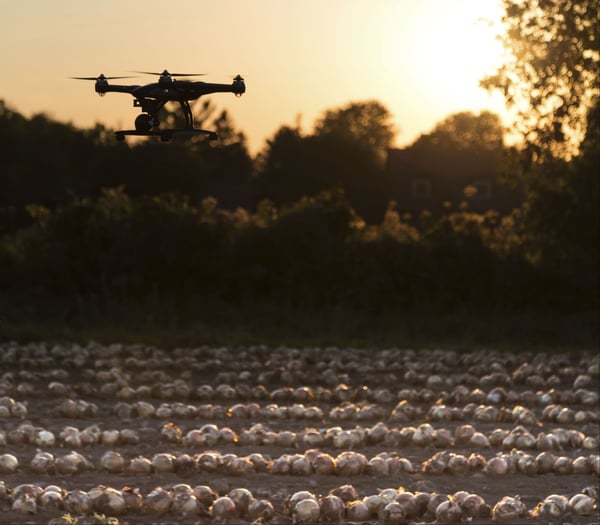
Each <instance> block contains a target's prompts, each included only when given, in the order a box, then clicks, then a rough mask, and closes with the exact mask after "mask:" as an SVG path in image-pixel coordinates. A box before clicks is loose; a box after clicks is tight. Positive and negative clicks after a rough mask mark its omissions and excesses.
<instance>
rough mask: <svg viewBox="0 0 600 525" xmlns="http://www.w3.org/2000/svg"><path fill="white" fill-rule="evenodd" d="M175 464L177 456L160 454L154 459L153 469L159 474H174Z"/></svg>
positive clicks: (155, 455)
mask: <svg viewBox="0 0 600 525" xmlns="http://www.w3.org/2000/svg"><path fill="white" fill-rule="evenodd" d="M174 463H175V456H174V455H173V454H169V453H167V452H160V453H158V454H154V456H153V457H152V468H153V470H154V472H156V473H157V474H161V473H164V472H173V465H174Z"/></svg>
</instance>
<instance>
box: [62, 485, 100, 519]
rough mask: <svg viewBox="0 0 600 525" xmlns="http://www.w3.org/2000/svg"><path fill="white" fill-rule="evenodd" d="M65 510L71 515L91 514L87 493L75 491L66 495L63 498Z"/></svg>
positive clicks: (91, 508)
mask: <svg viewBox="0 0 600 525" xmlns="http://www.w3.org/2000/svg"><path fill="white" fill-rule="evenodd" d="M63 504H64V507H65V510H66V511H67V512H70V513H71V514H77V515H79V514H91V513H92V510H93V505H92V500H91V499H90V497H89V495H88V493H87V492H84V491H83V490H79V489H75V490H72V491H70V492H68V493H67V495H66V496H65V497H64V498H63Z"/></svg>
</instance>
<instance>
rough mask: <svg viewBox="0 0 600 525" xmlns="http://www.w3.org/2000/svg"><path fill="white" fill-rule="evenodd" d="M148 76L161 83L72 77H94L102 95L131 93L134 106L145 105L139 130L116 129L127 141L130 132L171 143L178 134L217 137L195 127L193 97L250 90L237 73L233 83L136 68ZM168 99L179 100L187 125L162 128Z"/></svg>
mask: <svg viewBox="0 0 600 525" xmlns="http://www.w3.org/2000/svg"><path fill="white" fill-rule="evenodd" d="M135 73H139V74H144V75H156V76H158V82H153V83H151V84H146V85H132V86H125V85H118V84H109V82H108V81H109V80H118V79H124V78H132V77H107V76H104V74H101V75H99V76H97V77H71V78H73V79H76V80H92V81H94V82H95V83H96V84H95V90H96V93H98V95H100V96H101V97H102V96H104V95H106V93H129V94H130V95H132V96H133V97H134V99H133V106H134V107H136V108H141V110H142V113H141V114H140V115H138V116H137V117H136V119H135V129H127V130H121V131H115V135H116V137H117V140H125V136H127V135H137V136H157V137H160V139H161V141H163V142H169V141H170V140H171V139H172V138H173V137H175V136H187V137H189V136H197V135H205V136H208V139H209V140H215V139H217V134H216V133H215V132H214V131H208V130H205V129H198V128H195V127H194V118H193V116H192V109H191V108H190V100H196V99H197V98H199V97H201V96H202V95H208V94H211V93H234V94H235V95H236V96H238V97H240V96H242V94H243V93H244V92H245V91H246V84H244V79H243V78H242V77H241V75H237V76H236V77H235V78H234V79H233V82H232V83H231V84H214V83H209V82H200V81H196V80H178V79H177V78H175V77H179V78H181V77H198V76H203V74H202V73H169V72H168V71H167V70H166V69H165V70H164V71H163V72H162V73H155V72H151V71H135ZM167 102H179V104H180V105H181V109H182V111H183V115H184V117H185V127H183V128H176V129H163V128H161V127H160V122H159V119H158V112H159V111H160V109H161V108H162V107H163V106H164V105H165V104H166V103H167Z"/></svg>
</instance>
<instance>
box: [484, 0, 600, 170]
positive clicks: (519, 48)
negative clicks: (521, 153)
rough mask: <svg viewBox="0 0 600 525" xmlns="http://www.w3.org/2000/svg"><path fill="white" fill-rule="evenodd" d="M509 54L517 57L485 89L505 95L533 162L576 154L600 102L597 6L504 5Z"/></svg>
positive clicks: (516, 0) (592, 0)
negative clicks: (591, 111) (592, 109)
mask: <svg viewBox="0 0 600 525" xmlns="http://www.w3.org/2000/svg"><path fill="white" fill-rule="evenodd" d="M503 4H504V9H505V14H504V16H503V19H502V21H503V23H504V26H505V28H506V33H505V36H504V38H503V43H504V46H505V48H506V49H507V50H508V51H509V52H511V53H512V59H511V60H509V61H506V62H505V63H504V64H503V65H502V66H501V67H500V68H499V69H498V70H497V72H496V73H495V74H493V75H490V76H488V77H486V78H485V79H483V80H482V82H481V84H482V86H484V87H486V88H488V89H490V90H493V89H498V90H500V91H501V92H502V93H503V94H504V97H505V99H506V102H507V104H508V106H509V107H511V108H513V109H515V110H516V112H517V115H518V118H517V120H516V122H515V125H514V127H513V132H518V133H519V134H521V136H522V137H523V139H524V142H525V146H526V147H525V152H526V154H527V157H528V159H527V161H528V162H531V161H533V162H535V161H536V160H538V159H540V158H541V157H543V156H545V155H547V154H551V155H554V156H556V155H558V156H561V155H563V154H565V153H567V152H569V151H572V146H573V144H572V143H574V144H575V145H577V144H578V143H579V141H580V140H581V139H582V138H583V134H584V132H585V126H586V111H587V109H588V108H589V107H590V106H591V105H593V103H594V102H593V101H594V99H595V98H597V97H598V64H599V61H600V50H599V48H598V41H599V36H600V32H599V31H600V30H599V28H600V25H599V18H598V2H597V0H581V1H577V2H574V1H568V2H565V1H563V0H530V1H527V2H522V1H521V0H503Z"/></svg>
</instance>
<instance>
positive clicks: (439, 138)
mask: <svg viewBox="0 0 600 525" xmlns="http://www.w3.org/2000/svg"><path fill="white" fill-rule="evenodd" d="M503 135H504V129H503V127H502V123H501V121H500V117H499V116H498V115H497V114H495V113H492V112H491V111H482V112H481V113H480V114H479V115H475V114H474V113H472V112H471V111H462V112H459V113H454V114H452V115H450V116H449V117H447V118H446V119H444V120H443V121H442V122H440V123H439V124H437V125H436V126H435V127H434V128H433V130H432V131H431V132H430V133H428V134H426V135H421V136H420V137H419V138H418V139H417V140H416V141H415V144H414V147H415V148H424V147H435V148H436V149H444V150H453V151H460V152H465V151H495V152H498V151H499V150H501V149H502V148H503V147H504V140H503Z"/></svg>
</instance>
